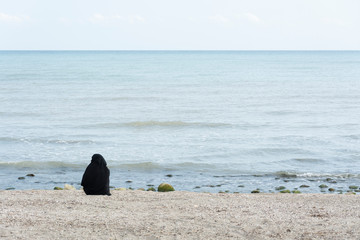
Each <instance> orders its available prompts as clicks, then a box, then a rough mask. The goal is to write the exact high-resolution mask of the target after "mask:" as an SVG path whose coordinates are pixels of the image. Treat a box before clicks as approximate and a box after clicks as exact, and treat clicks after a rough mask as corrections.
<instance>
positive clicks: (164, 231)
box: [0, 190, 360, 239]
mask: <svg viewBox="0 0 360 240" xmlns="http://www.w3.org/2000/svg"><path fill="white" fill-rule="evenodd" d="M359 226H360V196H359V195H339V194H227V193H221V194H220V193H216V194H213V193H212V194H210V193H193V192H179V191H176V192H169V193H159V192H144V191H112V196H86V195H85V194H84V193H83V192H82V191H81V190H73V191H72V190H63V191H61V190H60V191H55V190H24V191H0V238H1V239H360V228H359Z"/></svg>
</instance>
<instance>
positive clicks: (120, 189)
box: [114, 187, 127, 191]
mask: <svg viewBox="0 0 360 240" xmlns="http://www.w3.org/2000/svg"><path fill="white" fill-rule="evenodd" d="M114 190H117V191H126V190H127V189H126V188H123V187H121V188H115V189H114Z"/></svg>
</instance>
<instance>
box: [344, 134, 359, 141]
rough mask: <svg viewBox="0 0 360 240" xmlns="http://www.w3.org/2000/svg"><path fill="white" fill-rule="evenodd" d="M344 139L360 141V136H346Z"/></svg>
mask: <svg viewBox="0 0 360 240" xmlns="http://www.w3.org/2000/svg"><path fill="white" fill-rule="evenodd" d="M342 137H343V138H347V139H351V140H359V139H360V134H352V135H345V136H342Z"/></svg>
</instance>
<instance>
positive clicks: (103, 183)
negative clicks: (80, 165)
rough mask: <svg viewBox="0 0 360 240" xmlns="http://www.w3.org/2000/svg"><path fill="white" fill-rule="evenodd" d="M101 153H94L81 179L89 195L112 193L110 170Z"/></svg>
mask: <svg viewBox="0 0 360 240" xmlns="http://www.w3.org/2000/svg"><path fill="white" fill-rule="evenodd" d="M106 165H107V164H106V161H105V159H104V157H103V156H101V155H100V154H94V155H93V156H92V159H91V163H90V164H89V165H88V166H87V168H86V170H85V172H84V175H83V177H82V180H81V185H82V186H83V187H84V191H85V193H86V194H88V195H111V194H110V190H109V177H110V170H109V169H108V167H107V166H106Z"/></svg>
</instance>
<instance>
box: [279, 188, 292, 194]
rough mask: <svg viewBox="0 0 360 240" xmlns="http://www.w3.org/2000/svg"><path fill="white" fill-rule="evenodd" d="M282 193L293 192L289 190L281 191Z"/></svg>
mask: <svg viewBox="0 0 360 240" xmlns="http://www.w3.org/2000/svg"><path fill="white" fill-rule="evenodd" d="M280 193H291V192H290V190H288V189H287V190H282V191H280Z"/></svg>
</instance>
